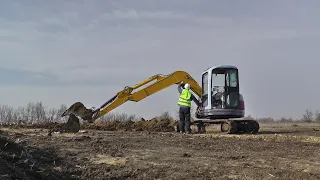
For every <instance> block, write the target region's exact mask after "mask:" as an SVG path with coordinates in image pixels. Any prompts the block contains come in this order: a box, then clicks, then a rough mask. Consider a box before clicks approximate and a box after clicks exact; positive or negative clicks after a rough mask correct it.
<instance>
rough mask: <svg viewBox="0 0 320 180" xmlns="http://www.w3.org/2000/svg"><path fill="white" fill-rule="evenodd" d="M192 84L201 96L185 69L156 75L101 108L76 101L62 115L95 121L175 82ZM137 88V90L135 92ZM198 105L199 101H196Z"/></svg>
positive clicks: (121, 93) (125, 89)
mask: <svg viewBox="0 0 320 180" xmlns="http://www.w3.org/2000/svg"><path fill="white" fill-rule="evenodd" d="M153 81H155V82H154V83H152V84H150V85H148V86H146V87H144V88H142V89H140V90H137V89H139V88H141V87H142V86H144V85H147V84H149V83H151V82H153ZM182 81H183V83H188V84H190V89H191V90H192V91H193V92H194V93H195V94H196V95H197V96H198V97H201V93H202V89H201V86H200V85H199V84H198V83H197V82H196V81H195V80H194V78H192V77H191V76H190V74H188V73H187V72H184V71H175V72H173V73H171V74H169V75H161V74H157V75H154V76H152V77H150V78H148V79H147V80H145V81H143V82H140V83H138V84H136V85H134V86H133V87H128V86H127V87H125V88H124V89H123V90H122V91H119V92H118V93H117V94H116V95H115V96H113V97H112V98H111V99H110V100H109V101H107V102H106V103H104V104H103V105H102V106H101V107H100V108H98V109H96V110H93V109H87V108H86V107H85V106H84V105H83V104H82V103H81V102H76V103H74V104H73V105H71V106H70V108H69V109H67V110H66V111H65V112H64V113H63V114H62V116H66V115H70V114H74V115H78V116H80V117H81V118H82V119H83V120H87V121H89V122H93V121H94V120H96V119H98V118H100V117H101V116H103V115H105V114H107V113H108V112H110V111H112V110H113V109H115V108H117V107H118V106H120V105H122V104H124V103H125V102H127V101H134V102H138V101H141V100H142V99H144V98H146V97H148V96H150V95H152V94H155V93H157V92H159V91H161V90H163V89H165V88H168V87H170V86H171V85H173V84H179V83H180V82H182ZM134 90H137V91H136V92H133V91H134ZM196 103H197V105H198V106H200V104H198V102H196Z"/></svg>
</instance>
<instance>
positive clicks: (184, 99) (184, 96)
mask: <svg viewBox="0 0 320 180" xmlns="http://www.w3.org/2000/svg"><path fill="white" fill-rule="evenodd" d="M178 104H179V105H182V106H187V107H191V92H190V91H188V90H187V89H183V90H182V92H181V95H180V97H179V101H178Z"/></svg>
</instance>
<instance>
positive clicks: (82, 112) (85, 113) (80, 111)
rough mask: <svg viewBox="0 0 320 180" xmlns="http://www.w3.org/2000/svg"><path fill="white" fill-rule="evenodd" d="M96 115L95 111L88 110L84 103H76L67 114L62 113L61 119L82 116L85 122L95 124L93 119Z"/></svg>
mask: <svg viewBox="0 0 320 180" xmlns="http://www.w3.org/2000/svg"><path fill="white" fill-rule="evenodd" d="M94 113H95V111H94V110H92V109H88V108H86V107H85V106H84V105H83V103H81V102H76V103H74V104H72V105H71V106H70V107H69V109H67V110H66V111H65V112H63V113H62V115H61V117H64V116H67V115H76V116H80V117H81V118H82V119H83V120H85V121H88V122H93V120H92V117H93V114H94Z"/></svg>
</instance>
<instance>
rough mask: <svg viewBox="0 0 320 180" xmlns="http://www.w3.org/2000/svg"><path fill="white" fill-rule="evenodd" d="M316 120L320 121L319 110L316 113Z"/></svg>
mask: <svg viewBox="0 0 320 180" xmlns="http://www.w3.org/2000/svg"><path fill="white" fill-rule="evenodd" d="M315 120H316V121H317V122H319V123H320V112H319V111H318V110H317V111H316V114H315Z"/></svg>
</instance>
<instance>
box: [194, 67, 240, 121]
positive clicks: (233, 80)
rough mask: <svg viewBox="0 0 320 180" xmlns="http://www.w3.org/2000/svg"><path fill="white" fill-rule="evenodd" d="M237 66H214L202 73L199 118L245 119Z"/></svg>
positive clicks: (197, 114)
mask: <svg viewBox="0 0 320 180" xmlns="http://www.w3.org/2000/svg"><path fill="white" fill-rule="evenodd" d="M239 89H240V88H239V74H238V69H237V68H236V67H235V66H228V65H226V66H214V67H211V68H209V69H207V70H206V71H205V72H203V73H202V94H201V102H202V103H201V106H199V107H198V110H197V112H196V117H197V118H201V119H203V118H206V119H207V118H208V119H229V118H242V117H244V111H245V109H244V101H243V97H242V95H241V94H240V91H239Z"/></svg>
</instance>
